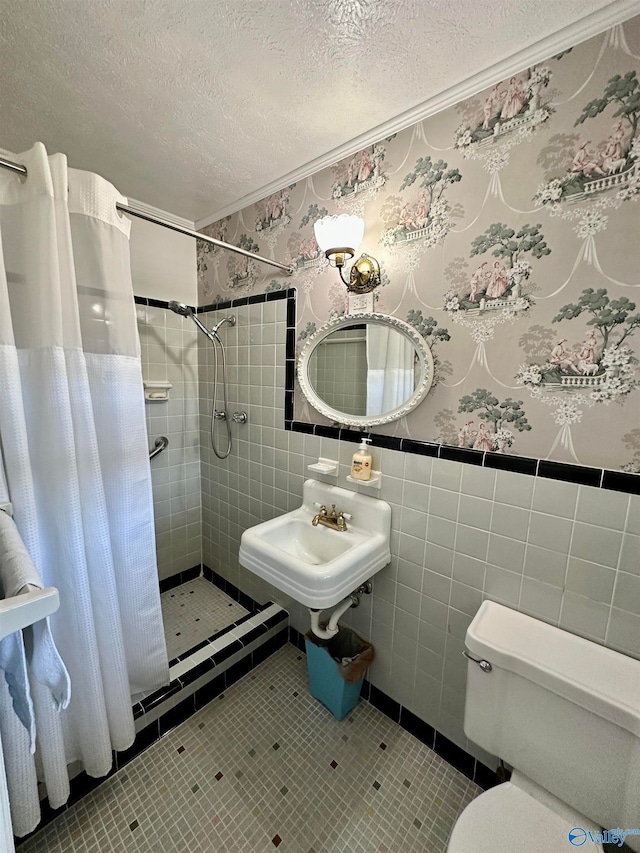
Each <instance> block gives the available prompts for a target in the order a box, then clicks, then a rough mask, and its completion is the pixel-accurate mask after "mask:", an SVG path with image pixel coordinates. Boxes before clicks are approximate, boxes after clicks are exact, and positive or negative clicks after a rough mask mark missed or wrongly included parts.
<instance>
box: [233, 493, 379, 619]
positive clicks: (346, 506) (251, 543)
mask: <svg viewBox="0 0 640 853" xmlns="http://www.w3.org/2000/svg"><path fill="white" fill-rule="evenodd" d="M320 504H324V505H325V506H326V507H327V509H328V510H330V509H331V505H332V504H335V505H336V509H337V510H338V511H340V510H342V512H344V513H345V515H346V514H349V515H351V516H352V518H351V520H350V521H347V527H348V529H347V530H346V531H338V530H331V529H330V528H328V527H324V526H321V525H318V526H317V527H314V526H313V525H312V524H311V519H312V518H313V517H314V515H317V514H318V505H320ZM390 533H391V507H390V506H389V504H388V503H386V501H381V500H377V499H376V498H370V497H367V496H366V495H360V494H357V493H356V492H351V491H348V490H347V489H341V488H339V487H338V486H329V485H327V484H326V483H320V482H318V481H317V480H306V481H305V484H304V487H303V493H302V506H301V507H299V508H298V509H295V510H293V511H292V512H287V513H285V514H284V515H280V516H278V517H277V518H274V519H272V520H271V521H265V522H263V523H262V524H257V525H256V526H255V527H250V528H249V529H248V530H245V532H244V533H243V534H242V539H241V540H240V554H239V559H240V565H242V566H244V567H245V568H247V569H250V570H251V571H252V572H254V573H255V574H256V575H258V576H259V577H261V578H263V580H266V581H268V582H269V583H270V584H272V585H273V586H275V587H277V589H280V590H282V592H285V593H286V594H287V595H289V596H291V598H293V599H295V600H296V601H299V602H300V603H301V604H304V605H305V606H306V607H312V608H314V609H317V610H324V609H325V608H327V607H333V606H334V605H335V604H338V602H340V601H342V599H343V598H345V597H346V596H347V595H349V594H350V593H351V592H353V590H355V589H357V587H359V586H360V584H362V583H364V582H365V581H366V580H368V579H369V578H370V577H372V576H373V575H374V574H375V573H376V572H379V571H380V569H382V568H384V566H386V565H387V564H388V563H389V562H390V561H391V551H390V546H389V537H390Z"/></svg>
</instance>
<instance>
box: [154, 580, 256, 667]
mask: <svg viewBox="0 0 640 853" xmlns="http://www.w3.org/2000/svg"><path fill="white" fill-rule="evenodd" d="M160 598H161V600H162V618H163V620H164V634H165V637H166V640H167V653H168V655H169V660H173V658H176V657H178V655H181V654H184V652H187V651H189V649H191V648H193V646H197V645H198V643H200V642H201V641H202V640H206V639H207V637H210V636H211V635H212V634H215V632H216V631H220V630H221V629H222V628H225V627H226V626H227V625H230V624H231V623H232V622H235V621H236V619H240V618H241V617H242V616H245V615H246V614H247V613H248V612H249V611H248V610H247V609H246V608H244V607H243V606H242V605H241V604H238V602H237V601H234V600H233V599H232V598H229V596H228V595H226V594H225V593H224V592H223V591H222V590H221V589H218V587H217V586H214V584H212V583H209V581H208V580H205V578H195V579H194V580H192V581H187V582H186V583H183V584H182V585H181V586H178V587H176V588H175V589H170V590H168V591H167V592H163V593H162V595H161V596H160Z"/></svg>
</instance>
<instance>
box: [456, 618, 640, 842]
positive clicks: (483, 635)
mask: <svg viewBox="0 0 640 853" xmlns="http://www.w3.org/2000/svg"><path fill="white" fill-rule="evenodd" d="M466 647H467V654H468V656H469V658H470V659H469V662H468V670H467V693H466V704H465V715H464V730H465V733H466V734H467V736H468V737H469V739H470V740H472V741H473V742H474V743H476V744H478V745H479V746H481V747H482V748H483V749H485V750H487V752H490V753H491V754H493V755H497V756H499V757H500V758H502V759H503V760H504V761H505V762H506V763H507V764H509V765H511V766H512V767H513V768H514V770H513V775H512V777H511V780H510V781H509V782H505V783H504V784H502V785H498V786H497V787H495V788H491V789H490V790H488V791H485V792H484V793H483V794H481V795H480V796H479V797H477V798H476V799H475V800H474V801H473V802H472V803H470V804H469V805H468V806H467V808H466V809H465V810H464V811H463V812H462V814H461V815H460V817H459V818H458V820H457V822H456V824H455V826H454V828H453V833H452V835H451V839H450V841H449V846H448V848H447V850H448V853H503V851H504V853H513V851H516V850H517V851H518V853H556V851H557V853H570V851H571V850H573V849H576V848H582V849H583V851H584V853H595V851H602V850H603V847H602V845H601V844H600V843H599V842H598V841H597V836H596V835H593V836H590V835H589V833H590V832H591V833H598V834H600V833H602V830H603V829H605V830H612V829H622V830H634V829H635V830H636V831H637V833H640V661H637V660H634V659H633V658H631V657H627V656H626V655H622V654H618V653H617V652H614V651H612V650H611V649H606V648H604V647H603V646H599V645H597V644H595V643H591V642H589V640H584V639H582V638H581V637H576V636H575V635H573V634H569V633H567V632H566V631H561V630H560V629H559V628H554V627H553V626H552V625H547V624H546V623H545V622H540V621H538V620H537V619H532V618H531V617H530V616H525V615H524V614H522V613H518V612H516V611H515V610H511V609H509V608H508V607H503V606H502V605H500V604H496V603H495V602H492V601H485V602H483V604H482V606H481V607H480V609H479V610H478V613H477V614H476V616H475V618H474V620H473V622H472V623H471V625H470V626H469V628H468V630H467V636H466ZM592 839H596V840H595V842H594V840H592ZM604 840H605V841H606V840H607V838H606V837H605V839H604ZM610 840H613V839H610ZM625 844H626V845H627V846H628V847H629V848H631V850H635V851H640V834H632V835H627V837H626V838H625Z"/></svg>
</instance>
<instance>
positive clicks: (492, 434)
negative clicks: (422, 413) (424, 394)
mask: <svg viewBox="0 0 640 853" xmlns="http://www.w3.org/2000/svg"><path fill="white" fill-rule="evenodd" d="M458 412H467V413H475V412H478V415H477V417H478V419H479V420H478V423H477V424H476V423H475V421H474V420H473V419H471V420H468V421H466V422H465V423H464V424H462V426H460V428H459V429H458V432H457V436H456V442H455V443H456V444H457V445H458V447H470V448H473V450H485V451H493V452H496V453H504V452H505V451H506V450H507V449H508V448H510V447H512V446H513V443H514V440H515V434H514V432H513V430H516V431H517V432H528V431H529V430H530V429H531V424H530V423H529V421H528V420H527V416H526V415H525V412H524V409H523V408H522V400H512V399H511V397H507V399H506V400H503V401H502V403H501V402H500V401H499V400H498V398H497V397H495V396H494V395H493V394H491V392H490V391H487V389H486V388H477V389H476V390H475V391H474V392H473V393H472V394H466V395H465V396H464V397H462V398H461V400H460V402H459V404H458ZM441 414H442V415H444V417H443V418H442V419H441V421H442V423H443V425H445V424H446V427H447V428H448V429H447V433H448V431H449V429H450V428H451V427H450V421H449V419H448V418H447V416H446V413H441ZM446 437H447V438H449V437H450V436H449V435H448V434H447V436H446ZM440 438H441V440H442V441H444V440H445V436H442V435H441V436H440Z"/></svg>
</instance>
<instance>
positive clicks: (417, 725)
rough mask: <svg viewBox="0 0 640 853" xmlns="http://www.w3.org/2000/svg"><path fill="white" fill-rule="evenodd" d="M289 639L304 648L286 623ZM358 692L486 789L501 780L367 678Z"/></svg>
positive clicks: (300, 648)
mask: <svg viewBox="0 0 640 853" xmlns="http://www.w3.org/2000/svg"><path fill="white" fill-rule="evenodd" d="M289 642H290V643H291V645H293V646H295V647H296V648H297V649H299V651H301V652H305V644H304V634H301V633H300V632H299V631H298V630H297V629H296V628H294V627H293V626H292V625H289ZM361 696H362V698H363V699H365V700H366V701H367V702H370V703H371V704H372V705H373V707H374V708H377V709H378V711H382V713H383V714H384V715H385V717H389V719H391V720H393V722H394V723H398V725H399V726H400V727H401V728H403V729H405V730H406V731H408V732H409V734H412V735H413V736H414V737H416V738H417V739H418V740H419V741H421V742H422V743H423V744H425V746H428V747H429V749H432V750H433V751H434V752H436V753H437V754H438V755H439V756H440V757H441V758H444V760H445V761H447V762H448V763H449V764H451V765H452V766H453V767H455V768H456V770H459V771H460V772H461V773H462V774H463V775H464V776H466V777H467V779H471V781H472V782H475V783H476V785H479V786H480V787H481V788H483V789H484V790H485V791H486V790H487V789H488V788H493V787H494V786H495V785H499V784H500V780H499V779H498V777H497V775H496V774H495V773H494V772H493V770H490V769H489V768H488V767H486V766H485V765H484V764H482V762H481V761H478V759H477V758H474V756H473V755H470V754H469V753H468V752H466V751H465V750H464V749H462V748H461V747H459V746H457V745H456V744H455V743H453V741H450V740H449V739H448V738H446V737H445V736H444V735H443V734H442V733H441V732H439V731H437V730H436V729H434V728H433V726H430V725H429V723H426V722H425V721H424V720H422V719H421V718H420V717H417V716H416V715H415V714H413V713H412V712H411V711H409V710H408V709H407V708H404V707H403V706H402V705H401V704H400V703H399V702H396V700H395V699H392V698H391V697H390V696H387V695H386V693H383V692H382V690H378V688H377V687H375V686H374V685H373V684H371V683H370V682H369V681H367V680H366V679H365V681H364V682H363V684H362V692H361Z"/></svg>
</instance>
